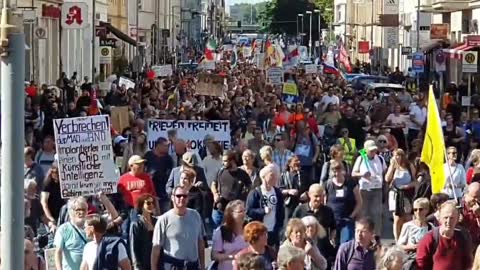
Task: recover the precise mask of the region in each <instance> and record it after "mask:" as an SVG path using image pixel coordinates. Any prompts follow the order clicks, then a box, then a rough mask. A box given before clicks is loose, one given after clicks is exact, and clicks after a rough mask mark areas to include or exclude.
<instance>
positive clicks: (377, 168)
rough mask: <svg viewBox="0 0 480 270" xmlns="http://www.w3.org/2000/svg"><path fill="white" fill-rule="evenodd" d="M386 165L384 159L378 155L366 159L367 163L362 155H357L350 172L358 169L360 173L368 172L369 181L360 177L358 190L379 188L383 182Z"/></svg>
mask: <svg viewBox="0 0 480 270" xmlns="http://www.w3.org/2000/svg"><path fill="white" fill-rule="evenodd" d="M386 169H387V165H386V164H385V161H384V160H383V159H382V158H381V157H380V156H378V155H375V157H374V158H373V159H369V160H368V165H367V162H366V161H365V160H363V157H361V156H359V157H357V160H355V164H354V165H353V169H352V172H355V171H359V172H360V173H361V174H362V175H364V174H365V173H367V172H370V174H371V177H370V181H369V180H367V179H365V178H363V177H361V178H360V181H359V182H358V183H359V186H360V190H372V189H381V188H382V184H383V175H384V172H385V170H386Z"/></svg>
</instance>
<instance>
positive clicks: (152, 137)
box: [147, 119, 230, 152]
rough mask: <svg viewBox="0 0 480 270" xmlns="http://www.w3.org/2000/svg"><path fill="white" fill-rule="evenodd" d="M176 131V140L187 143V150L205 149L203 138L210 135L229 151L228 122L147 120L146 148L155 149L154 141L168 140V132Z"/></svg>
mask: <svg viewBox="0 0 480 270" xmlns="http://www.w3.org/2000/svg"><path fill="white" fill-rule="evenodd" d="M169 130H176V131H177V138H178V139H182V140H184V141H185V142H186V143H187V148H188V149H191V150H192V151H195V152H198V151H199V150H200V149H203V148H205V145H204V142H203V140H204V138H205V136H206V135H211V136H213V137H214V138H215V141H217V142H218V143H220V145H221V146H222V147H223V149H224V150H228V149H230V121H228V120H215V121H190V120H179V121H177V120H158V119H155V120H149V121H148V130H147V140H148V148H149V149H150V150H152V149H153V148H154V147H155V141H156V140H157V139H158V138H160V137H163V138H168V135H167V133H168V131H169Z"/></svg>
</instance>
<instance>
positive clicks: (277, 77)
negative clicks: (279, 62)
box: [267, 67, 283, 85]
mask: <svg viewBox="0 0 480 270" xmlns="http://www.w3.org/2000/svg"><path fill="white" fill-rule="evenodd" d="M267 78H268V82H269V83H271V84H273V85H280V84H283V68H281V67H271V68H269V69H268V70H267Z"/></svg>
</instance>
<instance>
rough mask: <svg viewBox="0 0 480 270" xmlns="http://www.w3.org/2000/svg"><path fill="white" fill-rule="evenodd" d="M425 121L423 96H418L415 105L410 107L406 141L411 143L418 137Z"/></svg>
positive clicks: (425, 112)
mask: <svg viewBox="0 0 480 270" xmlns="http://www.w3.org/2000/svg"><path fill="white" fill-rule="evenodd" d="M426 120H427V108H426V107H425V104H424V102H423V95H422V94H420V95H419V96H418V97H416V99H415V103H414V104H412V105H411V106H410V126H409V127H408V135H407V140H408V142H409V143H410V146H411V143H412V141H413V140H415V139H416V138H417V137H418V133H419V132H420V130H421V129H422V126H423V124H425V121H426Z"/></svg>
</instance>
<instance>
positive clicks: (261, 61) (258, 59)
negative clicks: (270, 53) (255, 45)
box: [255, 53, 265, 70]
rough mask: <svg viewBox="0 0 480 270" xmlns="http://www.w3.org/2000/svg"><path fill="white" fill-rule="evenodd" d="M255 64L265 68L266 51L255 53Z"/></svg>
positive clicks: (259, 67)
mask: <svg viewBox="0 0 480 270" xmlns="http://www.w3.org/2000/svg"><path fill="white" fill-rule="evenodd" d="M255 65H256V66H257V68H258V69H261V70H263V69H265V53H257V54H255Z"/></svg>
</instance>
